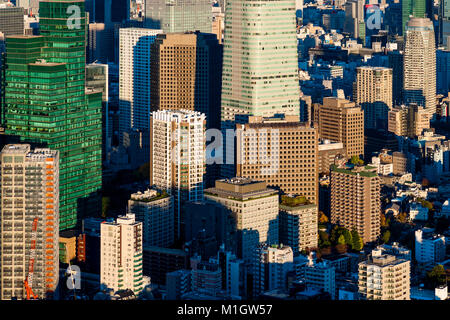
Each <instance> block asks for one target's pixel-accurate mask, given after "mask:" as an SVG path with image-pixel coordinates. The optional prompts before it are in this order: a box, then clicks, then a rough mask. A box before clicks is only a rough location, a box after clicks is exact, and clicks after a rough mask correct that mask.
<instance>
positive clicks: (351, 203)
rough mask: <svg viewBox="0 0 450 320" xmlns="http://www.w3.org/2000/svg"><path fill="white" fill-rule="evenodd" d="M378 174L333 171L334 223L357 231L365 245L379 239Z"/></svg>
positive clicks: (361, 170)
mask: <svg viewBox="0 0 450 320" xmlns="http://www.w3.org/2000/svg"><path fill="white" fill-rule="evenodd" d="M375 170H376V168H368V169H366V167H356V168H354V169H353V170H350V169H346V168H338V167H336V166H334V165H333V166H332V167H331V223H333V224H338V225H341V226H343V227H345V228H347V229H348V230H353V229H354V230H356V231H357V232H358V234H359V235H360V237H361V238H362V240H363V241H364V243H365V242H372V241H375V240H376V239H377V237H378V236H379V235H380V211H381V203H380V178H379V177H378V174H377V173H376V171H375Z"/></svg>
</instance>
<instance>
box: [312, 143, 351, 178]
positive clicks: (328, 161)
mask: <svg viewBox="0 0 450 320" xmlns="http://www.w3.org/2000/svg"><path fill="white" fill-rule="evenodd" d="M318 151H319V174H321V173H322V174H329V173H330V167H331V165H332V164H335V160H336V159H337V158H340V157H343V158H347V156H346V154H345V148H344V144H343V143H342V142H334V141H330V140H326V139H325V140H321V141H319V145H318Z"/></svg>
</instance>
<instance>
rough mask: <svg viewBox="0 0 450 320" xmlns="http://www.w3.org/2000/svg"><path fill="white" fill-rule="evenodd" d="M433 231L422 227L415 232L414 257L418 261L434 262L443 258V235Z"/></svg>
mask: <svg viewBox="0 0 450 320" xmlns="http://www.w3.org/2000/svg"><path fill="white" fill-rule="evenodd" d="M433 231H434V230H433V229H429V228H423V229H419V230H416V232H415V239H416V241H415V242H416V245H415V257H416V260H417V262H419V263H436V262H440V261H443V260H444V259H445V237H444V236H443V235H438V234H434V232H433Z"/></svg>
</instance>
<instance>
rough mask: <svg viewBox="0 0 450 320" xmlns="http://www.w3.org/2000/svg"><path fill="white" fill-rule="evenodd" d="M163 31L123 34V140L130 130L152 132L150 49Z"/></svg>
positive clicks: (127, 30) (129, 30) (126, 30)
mask: <svg viewBox="0 0 450 320" xmlns="http://www.w3.org/2000/svg"><path fill="white" fill-rule="evenodd" d="M159 33H162V30H152V29H143V28H121V29H120V31H119V110H120V118H119V137H120V141H121V142H122V139H123V138H122V137H123V132H126V131H129V130H130V129H132V128H134V129H149V124H150V119H149V118H150V88H151V79H150V78H151V71H150V62H151V61H150V59H151V54H150V52H151V51H150V47H151V44H152V43H153V42H154V41H155V39H156V35H157V34H159Z"/></svg>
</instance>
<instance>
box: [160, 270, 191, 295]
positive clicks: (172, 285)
mask: <svg viewBox="0 0 450 320" xmlns="http://www.w3.org/2000/svg"><path fill="white" fill-rule="evenodd" d="M191 282H192V280H191V270H183V269H182V270H176V271H172V272H168V273H167V274H166V299H167V300H180V299H181V296H183V294H185V293H187V292H189V291H191Z"/></svg>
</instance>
